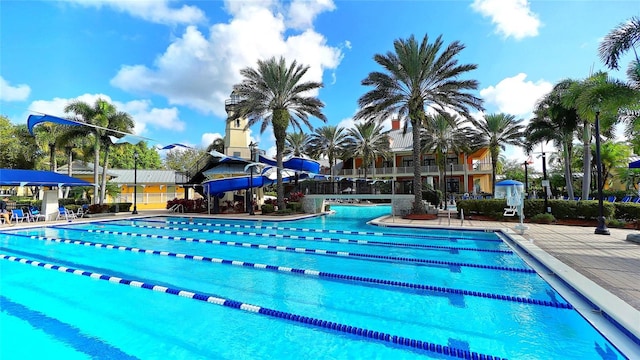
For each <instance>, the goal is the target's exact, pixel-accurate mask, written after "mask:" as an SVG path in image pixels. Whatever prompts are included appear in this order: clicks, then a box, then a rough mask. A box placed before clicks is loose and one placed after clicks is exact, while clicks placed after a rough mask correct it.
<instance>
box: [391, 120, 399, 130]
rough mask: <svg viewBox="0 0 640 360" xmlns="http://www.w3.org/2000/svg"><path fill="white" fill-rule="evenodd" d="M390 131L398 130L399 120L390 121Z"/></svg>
mask: <svg viewBox="0 0 640 360" xmlns="http://www.w3.org/2000/svg"><path fill="white" fill-rule="evenodd" d="M391 130H400V119H392V120H391Z"/></svg>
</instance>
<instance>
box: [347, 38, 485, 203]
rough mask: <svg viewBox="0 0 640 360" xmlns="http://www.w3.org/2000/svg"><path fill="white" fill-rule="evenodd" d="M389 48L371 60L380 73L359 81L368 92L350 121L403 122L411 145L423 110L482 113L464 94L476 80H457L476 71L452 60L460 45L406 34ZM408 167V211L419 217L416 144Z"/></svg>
mask: <svg viewBox="0 0 640 360" xmlns="http://www.w3.org/2000/svg"><path fill="white" fill-rule="evenodd" d="M393 45H394V50H395V53H394V52H388V53H387V54H386V55H381V54H376V55H375V56H374V60H375V61H376V62H377V63H378V64H380V65H381V66H382V67H383V69H384V70H385V71H386V72H372V73H370V74H369V75H368V76H367V77H366V78H365V79H364V80H363V81H362V85H365V86H372V87H373V88H374V89H373V90H371V91H369V92H367V93H366V94H364V95H363V96H362V97H360V99H359V100H358V104H359V106H360V110H359V111H358V113H357V114H356V116H355V118H356V119H364V120H367V121H370V120H378V121H381V120H385V119H388V118H390V117H395V118H398V119H402V118H408V119H409V121H405V127H404V131H405V132H406V131H407V126H408V124H409V122H410V123H411V128H412V138H413V144H419V143H420V128H421V126H422V123H423V121H424V119H425V114H426V111H427V108H431V109H433V110H434V111H436V112H437V113H440V114H445V113H446V112H447V110H453V111H455V112H457V113H458V114H460V115H461V116H462V117H464V118H470V117H471V116H470V114H469V110H468V108H469V107H471V108H474V109H478V110H481V109H482V100H481V99H479V98H477V97H476V96H474V95H472V94H470V93H468V92H467V91H469V90H475V89H477V87H478V82H477V81H476V80H462V79H459V78H460V77H461V76H462V75H464V74H466V73H467V72H469V71H471V70H474V69H476V68H477V66H476V65H475V64H465V65H459V64H458V60H457V59H456V57H457V55H458V54H459V53H460V52H461V51H462V50H463V49H464V45H462V43H460V42H458V41H454V42H452V43H451V44H449V45H448V46H446V48H443V41H442V36H438V38H436V40H435V41H434V42H433V43H429V37H428V36H427V35H425V36H424V38H423V39H422V42H421V43H418V41H417V40H416V38H415V37H414V36H413V35H411V37H409V38H408V39H397V40H395V41H394V43H393ZM413 166H414V169H413V188H414V189H415V191H414V196H415V198H414V202H413V209H412V212H413V213H415V214H424V212H425V209H424V204H423V203H422V191H419V190H420V189H422V176H421V171H420V170H421V166H420V147H419V146H414V147H413Z"/></svg>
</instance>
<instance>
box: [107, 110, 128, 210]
mask: <svg viewBox="0 0 640 360" xmlns="http://www.w3.org/2000/svg"><path fill="white" fill-rule="evenodd" d="M114 109H115V108H114ZM133 126H134V123H133V119H132V118H131V115H129V114H127V113H126V112H122V111H114V112H112V113H109V114H108V116H107V128H109V129H111V130H115V131H116V132H114V131H106V132H105V133H104V135H103V136H102V138H101V141H102V142H103V146H104V158H103V163H102V182H101V185H100V204H102V203H103V202H104V199H105V198H106V195H107V169H108V168H109V150H110V149H111V146H112V145H113V143H112V142H111V139H110V138H109V136H115V135H116V134H118V133H119V132H130V131H131V130H132V129H133Z"/></svg>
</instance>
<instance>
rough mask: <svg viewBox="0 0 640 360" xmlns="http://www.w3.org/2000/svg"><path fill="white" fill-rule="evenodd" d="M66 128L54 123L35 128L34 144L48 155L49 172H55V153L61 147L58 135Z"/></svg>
mask: <svg viewBox="0 0 640 360" xmlns="http://www.w3.org/2000/svg"><path fill="white" fill-rule="evenodd" d="M65 128H66V126H63V125H60V124H54V123H44V124H42V125H40V126H38V127H36V128H35V137H36V143H37V144H38V146H39V147H40V148H41V149H42V150H43V152H48V153H49V170H50V171H56V170H57V169H58V162H57V157H56V153H57V150H58V149H59V147H60V146H61V142H60V135H61V134H62V133H63V132H64V129H65Z"/></svg>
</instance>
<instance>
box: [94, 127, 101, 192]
mask: <svg viewBox="0 0 640 360" xmlns="http://www.w3.org/2000/svg"><path fill="white" fill-rule="evenodd" d="M95 136H96V139H95V141H96V143H95V145H93V152H94V154H93V203H94V204H100V203H101V201H100V194H99V191H100V189H99V186H98V181H99V179H98V166H99V165H98V164H99V163H100V140H99V137H98V134H95Z"/></svg>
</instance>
